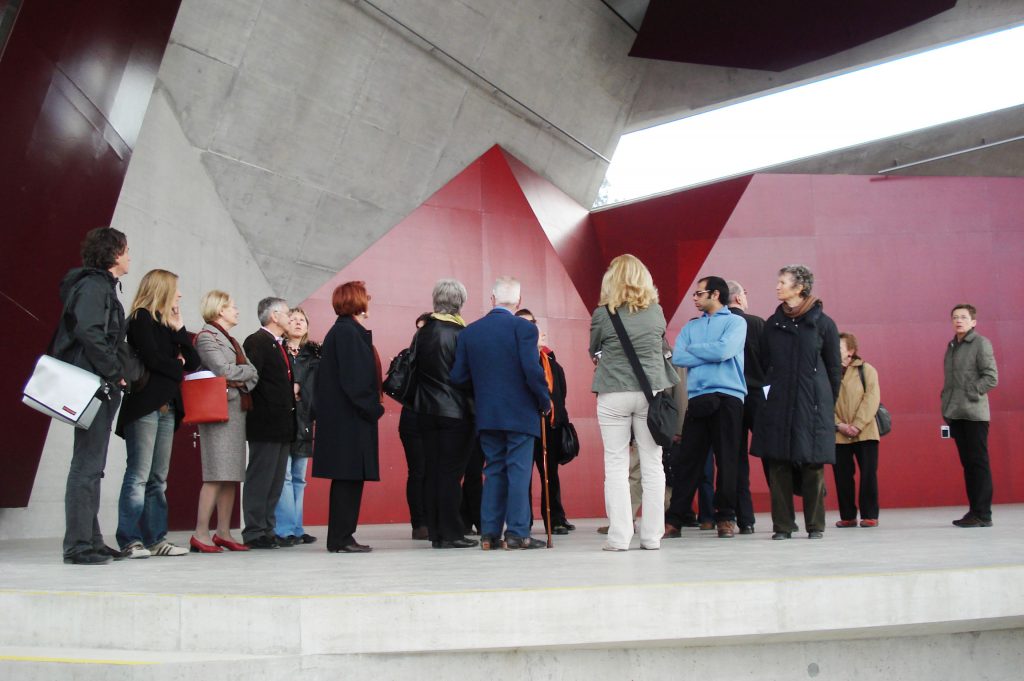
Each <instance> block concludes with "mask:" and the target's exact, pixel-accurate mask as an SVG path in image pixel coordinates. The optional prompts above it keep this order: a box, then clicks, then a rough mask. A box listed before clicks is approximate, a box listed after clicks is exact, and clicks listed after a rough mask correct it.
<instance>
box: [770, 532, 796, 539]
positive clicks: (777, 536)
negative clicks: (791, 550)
mask: <svg viewBox="0 0 1024 681" xmlns="http://www.w3.org/2000/svg"><path fill="white" fill-rule="evenodd" d="M792 537H793V533H792V532H776V533H775V534H773V535H772V539H790V538H792Z"/></svg>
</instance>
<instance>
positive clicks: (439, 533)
mask: <svg viewBox="0 0 1024 681" xmlns="http://www.w3.org/2000/svg"><path fill="white" fill-rule="evenodd" d="M431 297H432V298H433V304H434V312H433V314H431V315H430V319H428V320H427V322H426V324H424V325H423V327H422V328H421V329H420V330H419V331H417V332H416V336H415V337H414V338H413V348H414V350H413V355H414V357H415V359H414V360H413V368H414V375H415V380H414V383H413V386H414V391H413V396H412V402H411V404H412V409H413V411H415V412H416V423H417V426H418V429H419V433H420V438H421V440H422V446H423V456H424V463H425V466H424V470H425V474H424V481H423V507H424V511H425V512H426V520H427V530H428V535H429V539H430V544H431V546H432V547H433V548H435V549H465V548H470V547H473V546H476V544H477V542H476V541H475V540H473V539H467V538H466V528H465V527H463V525H462V516H461V514H460V512H459V506H460V504H461V501H462V489H461V487H460V484H459V483H460V481H461V480H462V476H463V474H464V473H465V471H466V462H467V461H468V459H469V454H470V451H471V447H472V444H473V420H472V414H471V412H470V407H469V399H468V398H467V397H466V395H465V394H464V393H463V392H462V391H460V390H459V389H457V388H456V387H455V386H453V385H452V383H451V380H450V378H449V374H450V373H451V369H452V364H454V363H455V343H456V339H457V338H458V336H459V333H461V332H462V329H464V328H465V327H466V322H465V321H464V320H463V319H462V317H461V316H460V313H461V312H462V306H463V305H464V304H465V302H466V298H467V297H468V295H467V293H466V287H465V286H463V285H462V283H461V282H459V281H457V280H455V279H441V280H439V281H438V282H437V283H436V284H434V291H433V293H432V295H431Z"/></svg>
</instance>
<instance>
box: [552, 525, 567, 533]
mask: <svg viewBox="0 0 1024 681" xmlns="http://www.w3.org/2000/svg"><path fill="white" fill-rule="evenodd" d="M551 534H569V528H568V527H566V526H565V525H555V526H554V527H552V528H551Z"/></svg>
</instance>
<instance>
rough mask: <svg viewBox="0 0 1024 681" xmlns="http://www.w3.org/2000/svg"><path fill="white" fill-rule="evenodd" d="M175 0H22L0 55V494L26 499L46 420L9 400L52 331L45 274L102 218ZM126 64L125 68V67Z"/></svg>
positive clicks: (71, 258)
mask: <svg viewBox="0 0 1024 681" xmlns="http://www.w3.org/2000/svg"><path fill="white" fill-rule="evenodd" d="M178 5H179V0H153V1H151V2H145V3H139V2H132V1H130V0H101V1H96V2H86V1H85V0H26V1H25V2H24V3H23V5H22V9H21V11H20V13H19V15H18V17H17V20H16V22H15V25H14V30H13V32H12V33H11V37H10V41H9V42H8V44H7V47H6V50H5V51H4V54H3V58H2V60H0V92H2V93H3V106H0V129H2V130H3V131H4V132H3V135H2V136H0V225H2V229H0V252H3V253H6V254H7V256H8V257H7V263H6V265H5V267H3V268H2V269H0V313H2V314H4V316H5V318H6V319H8V320H10V321H11V322H12V323H13V328H16V329H18V334H17V335H18V342H17V343H8V344H7V346H6V347H7V357H8V370H7V371H4V372H2V374H0V395H2V398H0V399H2V402H0V410H2V411H3V413H5V414H8V415H10V416H11V418H13V419H16V421H17V423H18V426H19V427H18V428H10V429H8V431H7V433H6V434H5V447H4V452H3V455H2V456H3V462H4V473H5V474H4V475H3V476H2V477H0V506H7V507H10V506H24V505H26V504H27V503H28V498H29V494H30V492H31V489H32V483H33V480H34V478H35V472H36V468H37V467H38V464H39V457H40V454H41V452H42V447H43V441H44V439H45V436H46V429H47V427H48V425H49V420H48V419H46V418H45V417H43V416H41V415H39V414H36V413H35V412H32V411H30V410H28V409H27V408H25V407H23V406H20V405H19V404H18V402H19V401H20V397H21V388H22V386H23V385H24V382H25V380H26V379H27V377H28V375H29V373H30V372H31V368H32V365H33V363H34V361H35V359H36V357H37V356H38V355H39V354H40V353H42V351H43V350H44V349H45V347H46V343H47V342H48V341H49V339H50V336H51V334H52V333H53V328H54V325H55V324H56V320H57V316H58V314H59V312H60V302H59V300H58V297H57V284H58V283H59V281H60V278H61V276H62V275H63V274H64V272H65V271H66V270H67V269H68V268H70V267H72V266H74V265H77V264H78V263H79V256H78V247H79V242H80V241H81V239H82V237H83V235H84V234H85V233H86V232H87V231H88V230H89V229H92V228H93V227H97V226H100V225H105V224H108V223H109V221H110V217H111V215H112V214H113V211H114V205H115V203H116V202H117V197H118V194H119V193H120V191H121V184H122V182H123V180H124V174H125V172H126V171H127V168H128V161H129V159H130V156H131V149H132V146H133V145H134V142H135V138H136V136H137V134H138V128H139V126H140V125H141V123H142V117H143V115H144V113H145V110H146V107H147V106H148V104H149V97H150V93H151V92H152V89H153V84H154V82H155V80H156V72H157V68H158V66H159V63H160V59H161V58H162V55H163V52H164V48H165V47H166V45H167V39H168V36H169V35H170V31H171V27H172V25H173V23H174V17H175V16H176V14H177V11H178ZM129 74H130V77H129Z"/></svg>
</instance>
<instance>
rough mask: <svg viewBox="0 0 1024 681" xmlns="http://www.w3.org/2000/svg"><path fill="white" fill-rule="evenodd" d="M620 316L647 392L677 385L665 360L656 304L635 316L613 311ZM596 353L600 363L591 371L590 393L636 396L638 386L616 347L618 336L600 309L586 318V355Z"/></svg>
mask: <svg viewBox="0 0 1024 681" xmlns="http://www.w3.org/2000/svg"><path fill="white" fill-rule="evenodd" d="M616 313H617V314H620V315H622V325H623V326H624V327H625V328H626V333H627V334H628V335H629V340H630V341H631V342H632V343H633V349H634V350H636V356H637V358H639V360H640V366H641V367H643V369H644V373H645V374H647V380H648V381H650V383H651V390H655V391H657V390H664V389H665V388H670V387H672V386H674V385H675V384H676V383H679V376H678V375H677V374H676V372H675V369H674V368H673V367H672V365H671V364H670V363H669V361H668V360H667V359H666V358H665V353H666V352H668V353H669V355H670V356H671V352H672V351H671V349H670V348H669V347H668V344H667V343H666V341H665V326H666V325H665V313H664V312H662V310H661V306H660V305H658V304H657V303H651V305H650V306H649V307H647V308H646V309H643V310H637V311H636V312H630V311H629V307H628V306H625V305H623V306H622V307H620V308H619V309H618V310H617V311H616ZM598 352H600V353H601V354H600V360H599V361H598V363H597V368H596V369H595V370H594V382H593V384H592V385H591V390H593V391H594V392H595V393H614V392H637V391H640V390H641V388H640V382H639V381H638V380H637V378H636V374H635V373H633V367H632V366H630V364H629V360H628V359H627V358H626V353H625V352H624V351H623V350H622V344H621V343H619V335H618V334H617V333H615V326H614V325H613V324H612V319H611V317H609V316H608V308H607V307H604V306H601V307H598V308H596V309H595V310H594V314H593V315H592V316H591V318H590V355H591V357H594V356H596V354H597V353H598Z"/></svg>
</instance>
